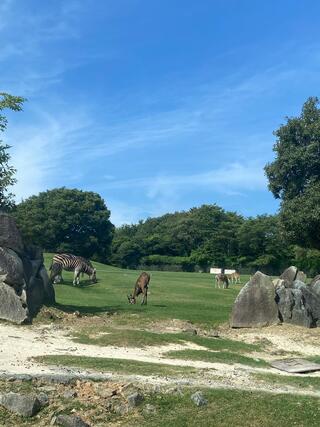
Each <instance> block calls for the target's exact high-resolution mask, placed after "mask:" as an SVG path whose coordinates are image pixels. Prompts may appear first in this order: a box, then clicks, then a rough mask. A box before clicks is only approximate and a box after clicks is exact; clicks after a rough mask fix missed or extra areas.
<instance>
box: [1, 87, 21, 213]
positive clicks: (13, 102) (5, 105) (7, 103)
mask: <svg viewBox="0 0 320 427" xmlns="http://www.w3.org/2000/svg"><path fill="white" fill-rule="evenodd" d="M24 101H25V99H24V98H21V97H20V96H12V95H9V94H7V93H3V92H2V93H0V132H4V131H5V130H6V128H7V123H8V122H7V118H6V117H5V116H4V115H3V114H2V113H1V111H3V110H5V109H9V110H12V111H21V110H22V104H23V102H24ZM9 148H10V146H9V145H7V144H4V143H3V141H2V140H1V139H0V209H1V210H7V209H9V208H12V207H13V205H14V202H13V194H12V193H10V190H9V188H10V187H11V186H12V185H13V184H15V182H16V179H15V178H14V174H15V172H16V170H15V169H14V168H13V167H12V166H11V165H9V160H10V154H9V153H8V150H9Z"/></svg>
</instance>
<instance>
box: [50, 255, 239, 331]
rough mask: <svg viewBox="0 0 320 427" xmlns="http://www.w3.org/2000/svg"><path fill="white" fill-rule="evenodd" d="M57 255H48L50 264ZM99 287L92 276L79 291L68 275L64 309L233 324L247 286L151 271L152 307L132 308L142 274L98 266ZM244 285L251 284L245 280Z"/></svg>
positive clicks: (60, 298) (60, 299) (59, 296)
mask: <svg viewBox="0 0 320 427" xmlns="http://www.w3.org/2000/svg"><path fill="white" fill-rule="evenodd" d="M51 259H52V256H51V255H50V254H47V255H46V257H45V262H46V266H47V267H48V266H49V265H50V262H51ZM95 266H96V268H97V277H98V283H96V284H93V285H92V284H90V282H89V281H88V280H87V276H85V277H84V279H82V281H81V284H80V286H79V287H73V286H72V274H71V273H69V272H64V273H63V277H64V279H65V283H64V284H58V285H55V290H56V300H57V303H58V308H60V309H61V310H64V311H76V310H77V311H79V312H81V313H82V314H101V313H106V312H112V313H114V312H117V313H118V314H123V315H124V317H126V316H130V315H134V314H136V315H138V318H139V322H140V323H141V322H144V321H147V322H150V321H156V320H165V319H181V320H188V321H190V322H191V323H194V324H197V325H202V326H207V327H214V326H215V325H218V324H220V323H223V322H227V321H228V319H229V316H230V311H231V307H232V304H233V302H234V300H235V297H236V296H237V294H238V292H239V290H240V288H241V286H240V285H235V286H233V285H231V286H230V288H229V289H215V287H214V278H213V276H212V275H209V274H203V273H175V272H163V271H155V272H151V281H150V286H149V295H148V305H147V306H140V302H138V303H137V304H136V305H130V304H128V300H127V294H128V293H131V292H132V290H133V287H134V283H135V281H136V279H137V277H138V275H139V273H140V272H139V271H132V270H121V269H119V268H115V267H110V266H107V265H104V264H99V263H95ZM242 280H243V283H245V281H246V280H247V277H244V278H243V279H242Z"/></svg>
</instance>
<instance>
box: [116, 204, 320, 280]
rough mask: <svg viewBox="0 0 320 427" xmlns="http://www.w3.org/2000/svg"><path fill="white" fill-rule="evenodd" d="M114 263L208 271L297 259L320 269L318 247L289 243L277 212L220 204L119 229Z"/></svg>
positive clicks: (267, 268)
mask: <svg viewBox="0 0 320 427" xmlns="http://www.w3.org/2000/svg"><path fill="white" fill-rule="evenodd" d="M111 254H112V255H111V262H112V264H114V265H117V266H120V267H124V268H146V269H161V270H174V271H208V270H209V268H210V267H211V266H218V267H226V268H236V269H239V270H240V271H243V272H244V271H246V272H251V271H252V272H253V271H256V270H258V269H259V270H261V271H263V272H265V273H268V274H278V273H279V272H281V271H282V270H283V269H284V268H286V267H287V266H288V265H290V264H292V263H294V264H296V265H298V266H299V267H300V268H302V269H304V270H305V271H307V272H308V273H309V274H316V273H317V272H318V271H319V270H320V251H317V250H307V249H302V248H299V247H296V246H293V245H290V244H288V243H287V241H286V238H285V235H284V233H283V231H282V229H281V226H280V222H279V218H278V216H277V215H261V216H257V217H255V218H244V217H242V216H240V215H238V214H236V213H234V212H226V211H225V210H223V209H222V208H220V207H219V206H216V205H203V206H201V207H199V208H192V209H190V210H189V211H187V212H176V213H174V214H166V215H163V216H161V217H158V218H150V219H147V220H146V221H140V222H139V223H138V224H136V225H125V226H122V227H120V228H117V229H116V230H115V234H114V237H113V241H112V247H111Z"/></svg>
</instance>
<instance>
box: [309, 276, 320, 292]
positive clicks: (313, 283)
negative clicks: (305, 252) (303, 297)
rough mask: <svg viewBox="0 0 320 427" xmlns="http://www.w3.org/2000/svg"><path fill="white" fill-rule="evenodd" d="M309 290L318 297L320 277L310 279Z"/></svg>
mask: <svg viewBox="0 0 320 427" xmlns="http://www.w3.org/2000/svg"><path fill="white" fill-rule="evenodd" d="M310 290H311V291H312V292H314V293H315V294H316V295H318V296H320V275H319V274H318V276H316V277H315V278H314V279H312V281H311V283H310Z"/></svg>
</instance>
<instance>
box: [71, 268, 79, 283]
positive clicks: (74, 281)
mask: <svg viewBox="0 0 320 427" xmlns="http://www.w3.org/2000/svg"><path fill="white" fill-rule="evenodd" d="M79 276H80V271H79V269H78V268H75V269H74V276H73V286H76V285H79V283H80V277H79Z"/></svg>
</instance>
